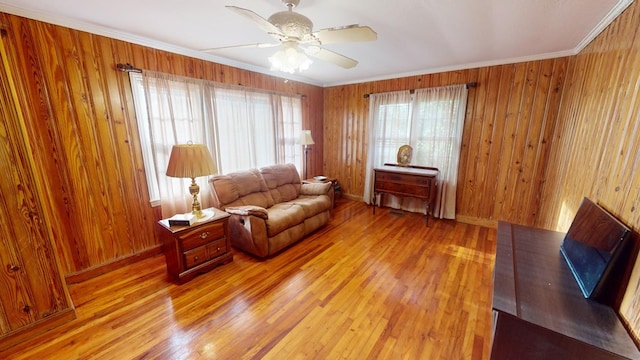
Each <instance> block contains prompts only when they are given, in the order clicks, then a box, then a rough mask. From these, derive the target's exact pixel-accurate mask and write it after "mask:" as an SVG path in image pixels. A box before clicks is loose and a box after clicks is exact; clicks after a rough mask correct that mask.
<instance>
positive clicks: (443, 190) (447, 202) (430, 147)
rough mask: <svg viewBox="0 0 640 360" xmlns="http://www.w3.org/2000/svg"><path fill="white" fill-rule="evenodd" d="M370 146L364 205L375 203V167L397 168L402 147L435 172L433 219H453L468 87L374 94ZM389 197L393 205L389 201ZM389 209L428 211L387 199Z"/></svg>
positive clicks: (416, 162)
mask: <svg viewBox="0 0 640 360" xmlns="http://www.w3.org/2000/svg"><path fill="white" fill-rule="evenodd" d="M369 99H370V100H369V101H370V107H369V108H370V113H369V117H370V127H369V128H370V141H369V156H368V158H367V178H366V182H365V193H364V196H363V198H364V200H365V201H366V202H371V201H372V199H371V195H372V194H371V188H372V187H373V184H372V183H371V182H372V181H371V177H372V176H373V168H374V167H377V166H382V165H383V164H384V163H396V161H397V159H396V155H397V152H398V149H399V148H400V146H402V145H405V144H408V145H411V147H413V159H412V162H411V163H412V164H413V165H421V166H429V167H436V168H438V169H439V170H440V173H439V176H438V183H439V187H438V192H439V193H438V194H437V196H436V206H435V209H434V215H435V216H438V217H441V218H442V217H445V218H455V189H456V185H457V177H458V161H459V158H460V142H461V138H462V128H463V125H464V115H465V112H466V102H467V100H466V99H467V89H466V86H465V85H459V86H447V87H440V88H429V89H419V90H416V92H415V94H411V93H410V92H409V91H399V92H391V93H382V94H372V95H370V98H369ZM387 198H389V201H386V199H387ZM385 205H386V206H391V207H395V208H402V209H405V210H409V211H424V210H423V209H424V207H423V206H422V204H421V203H420V202H417V201H416V200H415V199H398V198H393V197H391V196H388V197H385Z"/></svg>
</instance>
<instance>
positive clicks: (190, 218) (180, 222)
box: [167, 213, 197, 226]
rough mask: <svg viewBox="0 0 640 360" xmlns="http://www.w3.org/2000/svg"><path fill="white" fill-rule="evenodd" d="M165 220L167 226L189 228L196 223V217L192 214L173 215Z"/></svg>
mask: <svg viewBox="0 0 640 360" xmlns="http://www.w3.org/2000/svg"><path fill="white" fill-rule="evenodd" d="M167 220H168V221H169V226H191V225H193V223H195V222H196V220H197V217H196V216H195V215H194V214H192V213H186V214H175V215H173V216H172V217H170V218H169V219H167Z"/></svg>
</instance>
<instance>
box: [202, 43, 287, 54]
mask: <svg viewBox="0 0 640 360" xmlns="http://www.w3.org/2000/svg"><path fill="white" fill-rule="evenodd" d="M280 45H282V43H258V44H245V45H231V46H221V47H215V48H209V49H202V50H200V51H204V52H215V51H218V50H226V49H239V48H260V49H262V48H270V47H274V46H280Z"/></svg>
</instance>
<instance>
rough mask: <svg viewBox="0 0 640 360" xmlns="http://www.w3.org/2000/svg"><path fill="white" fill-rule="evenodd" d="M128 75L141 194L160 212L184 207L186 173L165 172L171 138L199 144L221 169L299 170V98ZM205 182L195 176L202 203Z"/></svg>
mask: <svg viewBox="0 0 640 360" xmlns="http://www.w3.org/2000/svg"><path fill="white" fill-rule="evenodd" d="M130 79H131V87H132V90H133V96H134V103H135V108H136V117H137V119H138V129H139V132H140V141H141V147H142V151H143V158H144V163H145V170H146V175H147V183H148V186H149V194H150V198H151V200H152V204H153V205H158V204H159V205H161V206H162V214H163V217H168V216H171V215H173V214H176V213H184V212H187V211H188V210H189V209H190V207H191V202H192V198H191V196H190V195H189V192H188V190H187V189H188V186H189V184H190V182H191V181H190V179H176V178H171V177H168V176H166V174H165V172H166V168H167V163H168V161H169V155H170V153H171V148H172V146H173V145H175V144H185V143H187V142H189V141H191V142H193V143H200V144H206V145H207V147H208V148H209V151H210V152H211V154H212V156H213V158H214V161H215V162H216V166H217V168H218V172H219V173H221V174H224V173H229V172H232V171H236V170H244V169H249V168H256V167H261V166H266V165H271V164H276V163H285V162H291V163H294V164H295V165H296V167H297V168H298V169H301V168H302V147H301V146H299V145H297V144H296V143H295V139H296V138H297V135H296V134H299V133H300V131H301V130H302V101H301V98H300V97H299V96H285V95H280V94H275V93H267V92H261V91H253V90H251V89H246V88H240V87H234V86H228V85H223V84H219V83H214V82H210V81H203V80H199V79H191V78H186V77H179V76H173V75H169V74H164V73H158V72H151V71H144V73H143V74H138V73H130ZM207 181H208V178H207V177H201V178H196V182H197V183H198V185H200V198H201V200H200V202H201V203H202V206H203V208H205V207H208V206H210V201H209V200H210V198H211V194H210V188H209V184H208V183H207Z"/></svg>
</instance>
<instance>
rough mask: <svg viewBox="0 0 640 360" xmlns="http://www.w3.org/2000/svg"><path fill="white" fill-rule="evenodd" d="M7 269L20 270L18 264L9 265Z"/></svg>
mask: <svg viewBox="0 0 640 360" xmlns="http://www.w3.org/2000/svg"><path fill="white" fill-rule="evenodd" d="M9 270H11V271H18V270H20V266H18V265H9Z"/></svg>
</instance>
